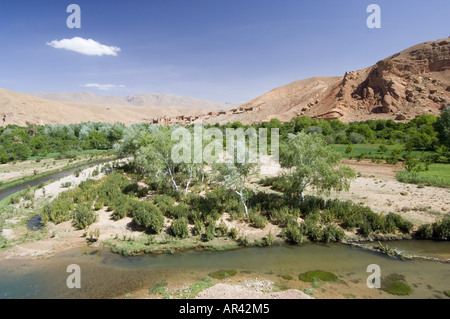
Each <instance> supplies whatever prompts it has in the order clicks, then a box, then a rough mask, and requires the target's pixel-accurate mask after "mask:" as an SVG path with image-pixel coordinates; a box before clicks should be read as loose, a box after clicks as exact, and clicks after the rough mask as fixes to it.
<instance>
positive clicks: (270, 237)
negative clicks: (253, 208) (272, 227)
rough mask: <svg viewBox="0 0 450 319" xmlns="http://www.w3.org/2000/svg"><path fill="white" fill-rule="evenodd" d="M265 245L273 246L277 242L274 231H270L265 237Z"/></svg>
mask: <svg viewBox="0 0 450 319" xmlns="http://www.w3.org/2000/svg"><path fill="white" fill-rule="evenodd" d="M263 241H264V245H265V246H272V245H273V243H274V242H275V236H274V235H273V234H272V231H269V233H268V234H267V236H266V237H264V238H263Z"/></svg>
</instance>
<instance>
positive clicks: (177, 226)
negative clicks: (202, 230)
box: [170, 218, 189, 239]
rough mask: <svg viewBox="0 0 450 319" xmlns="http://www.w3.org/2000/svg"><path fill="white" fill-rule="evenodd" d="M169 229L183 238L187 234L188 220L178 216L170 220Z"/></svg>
mask: <svg viewBox="0 0 450 319" xmlns="http://www.w3.org/2000/svg"><path fill="white" fill-rule="evenodd" d="M170 230H171V231H172V233H173V235H174V236H175V237H178V238H181V239H184V238H187V237H188V236H189V228H188V222H187V219H186V218H179V219H176V220H174V221H173V222H172V225H171V226H170Z"/></svg>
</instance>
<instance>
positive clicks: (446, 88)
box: [206, 38, 450, 124]
mask: <svg viewBox="0 0 450 319" xmlns="http://www.w3.org/2000/svg"><path fill="white" fill-rule="evenodd" d="M448 104H450V38H448V39H440V40H436V41H429V42H425V43H421V44H418V45H415V46H413V47H410V48H408V49H406V50H404V51H402V52H400V53H397V54H394V55H392V56H390V57H388V58H386V59H384V60H382V61H379V62H378V63H376V64H375V65H373V66H371V67H369V68H366V69H362V70H358V71H352V72H347V73H346V74H345V75H344V76H343V77H328V78H310V79H306V80H301V81H296V82H293V83H290V84H288V85H286V86H283V87H280V88H276V89H274V90H272V91H270V92H268V93H266V94H264V95H262V96H260V97H258V98H256V99H254V100H252V101H250V102H248V103H245V104H243V105H241V106H240V107H239V108H237V109H233V110H231V111H228V112H226V113H225V114H220V115H219V116H215V117H210V118H208V119H207V120H206V121H207V122H208V123H215V122H219V123H225V122H229V121H241V122H242V123H245V124H248V123H254V122H261V121H268V120H270V119H271V118H275V117H276V118H278V119H280V120H282V121H288V120H290V119H291V118H292V117H293V116H298V115H307V116H310V117H313V118H324V119H340V120H342V121H344V122H351V121H360V120H366V119H379V118H382V119H394V120H410V119H413V118H415V117H417V116H420V115H422V114H426V113H432V114H436V115H438V114H439V113H440V110H441V109H442V108H443V107H445V106H446V105H448Z"/></svg>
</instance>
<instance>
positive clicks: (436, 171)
mask: <svg viewBox="0 0 450 319" xmlns="http://www.w3.org/2000/svg"><path fill="white" fill-rule="evenodd" d="M397 180H399V181H400V182H402V183H410V184H423V185H427V186H437V187H450V165H449V164H432V165H430V167H429V169H428V171H423V172H408V171H406V170H401V171H398V172H397Z"/></svg>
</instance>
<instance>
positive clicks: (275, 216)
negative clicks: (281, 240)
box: [269, 207, 289, 226]
mask: <svg viewBox="0 0 450 319" xmlns="http://www.w3.org/2000/svg"><path fill="white" fill-rule="evenodd" d="M287 216H289V208H288V207H281V208H280V209H274V210H272V211H271V212H270V213H269V218H270V222H271V223H272V224H274V225H280V226H282V225H286V222H287V218H286V217H287Z"/></svg>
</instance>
